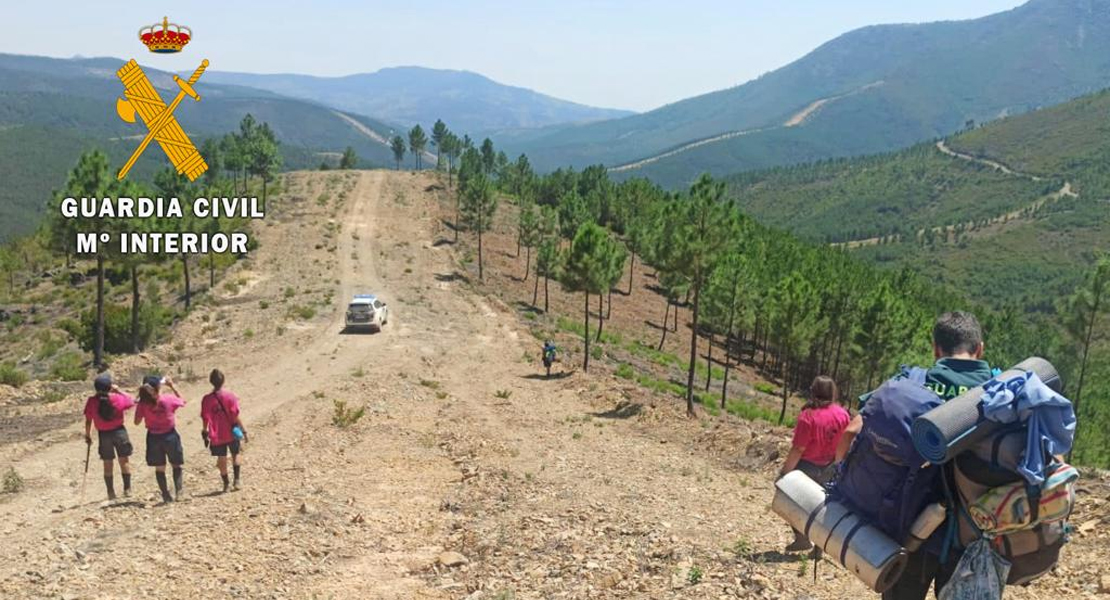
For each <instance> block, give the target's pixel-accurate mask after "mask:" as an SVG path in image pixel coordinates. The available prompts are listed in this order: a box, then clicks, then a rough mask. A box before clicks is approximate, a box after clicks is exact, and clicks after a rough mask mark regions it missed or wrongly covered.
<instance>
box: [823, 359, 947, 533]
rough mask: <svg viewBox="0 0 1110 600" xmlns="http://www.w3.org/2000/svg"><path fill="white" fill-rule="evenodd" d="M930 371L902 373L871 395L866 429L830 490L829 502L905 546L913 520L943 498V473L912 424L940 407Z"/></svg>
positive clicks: (865, 411)
mask: <svg viewBox="0 0 1110 600" xmlns="http://www.w3.org/2000/svg"><path fill="white" fill-rule="evenodd" d="M925 375H926V371H925V369H922V368H919V367H914V368H906V367H903V369H902V373H901V374H900V375H898V376H896V377H895V378H893V379H891V380H889V381H887V382H885V383H884V384H883V385H882V386H880V387H879V389H877V390H875V392H874V393H873V394H871V396H870V398H869V399H868V400H867V403H866V404H864V406H863V408H862V410H861V411H860V415H861V416H862V417H863V428H862V429H861V430H860V432H859V435H857V436H856V439H855V441H854V442H853V443H852V448H851V450H850V451H849V452H848V455H847V456H846V457H845V459H844V461H843V463H841V465H840V468H839V470H838V472H837V475H836V479H835V480H834V481H833V483H832V484H830V486H829V493H830V497H831V498H832V499H834V500H837V501H840V502H842V503H844V504H846V505H848V506H849V507H850V508H851V509H852V510H853V512H855V513H856V514H857V515H858V516H860V517H861V518H863V519H865V520H866V521H868V522H870V523H871V524H872V525H874V526H875V527H878V528H879V529H881V530H882V531H883V532H884V533H886V534H887V535H888V536H890V538H891V539H892V540H894V541H895V543H898V544H901V543H903V541H904V540H905V539H906V536H907V534H908V533H909V529H910V526H911V525H912V524H913V521H914V519H916V518H917V516H918V515H919V514H920V513H921V511H922V510H923V509H924V508H925V507H926V506H927V505H929V504H931V503H933V502H936V501H938V500H939V499H940V495H939V488H940V486H939V484H938V477H940V475H941V469H940V468H939V467H936V466H932V465H929V464H927V463H926V461H925V459H923V458H922V457H921V455H920V454H918V452H917V450H916V449H915V448H914V445H913V438H912V434H911V427H912V425H913V420H914V419H916V418H917V417H919V416H921V415H923V414H925V413H927V412H929V411H930V410H932V409H934V408H936V407H938V406H940V405H941V403H942V400H941V399H940V398H939V397H938V396H937V395H936V393H935V392H933V391H932V390H930V389H929V388H926V387H925Z"/></svg>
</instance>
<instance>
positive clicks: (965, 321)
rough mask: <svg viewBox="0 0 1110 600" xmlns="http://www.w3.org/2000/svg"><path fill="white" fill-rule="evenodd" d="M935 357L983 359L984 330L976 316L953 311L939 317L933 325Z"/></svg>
mask: <svg viewBox="0 0 1110 600" xmlns="http://www.w3.org/2000/svg"><path fill="white" fill-rule="evenodd" d="M933 355H934V356H935V357H936V358H973V359H980V358H982V357H983V328H982V327H980V326H979V321H978V320H977V319H976V318H975V315H973V314H971V313H966V312H961V311H953V312H946V313H944V314H943V315H941V316H939V317H937V322H936V323H935V324H934V325H933Z"/></svg>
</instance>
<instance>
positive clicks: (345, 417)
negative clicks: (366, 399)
mask: <svg viewBox="0 0 1110 600" xmlns="http://www.w3.org/2000/svg"><path fill="white" fill-rule="evenodd" d="M334 404H335V410H334V412H333V413H332V416H331V423H332V425H335V426H336V427H343V428H345V427H350V426H351V425H354V424H355V423H358V420H359V419H361V418H362V415H363V414H365V413H366V407H365V406H363V407H360V408H357V409H353V408H348V407H347V402H346V401H344V400H335V401H334Z"/></svg>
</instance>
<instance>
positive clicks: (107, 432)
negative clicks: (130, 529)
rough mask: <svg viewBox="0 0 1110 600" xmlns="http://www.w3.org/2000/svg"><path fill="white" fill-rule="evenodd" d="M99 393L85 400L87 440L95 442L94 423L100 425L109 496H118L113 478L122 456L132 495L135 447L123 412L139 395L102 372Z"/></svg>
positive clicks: (100, 451)
mask: <svg viewBox="0 0 1110 600" xmlns="http://www.w3.org/2000/svg"><path fill="white" fill-rule="evenodd" d="M93 389H95V390H96V394H95V395H92V396H89V398H88V399H87V400H85V444H86V445H89V446H91V445H92V435H91V433H92V426H93V425H94V424H95V425H96V435H97V440H98V442H99V445H98V446H97V449H96V452H97V454H99V455H100V460H102V461H104V486H105V487H107V488H108V499H109V500H115V499H116V488H115V485H114V484H113V481H112V473H113V470H114V469H115V467H114V465H113V463H114V462H115V459H116V456H119V471H120V474H121V475H123V495H124V497H130V496H131V464H130V457H131V453H132V451H133V448H132V447H131V440H130V438H128V437H127V428H126V427H124V426H123V413H125V412H127V411H128V410H130V409H131V407H133V406H135V399H134V398H132V397H131V396H128V395H127V394H124V393H123V392H121V391H120V390H119V388H117V387H116V386H114V385H112V377H111V376H110V375H108V374H107V373H102V374H101V375H99V376H97V378H96V380H95V381H93Z"/></svg>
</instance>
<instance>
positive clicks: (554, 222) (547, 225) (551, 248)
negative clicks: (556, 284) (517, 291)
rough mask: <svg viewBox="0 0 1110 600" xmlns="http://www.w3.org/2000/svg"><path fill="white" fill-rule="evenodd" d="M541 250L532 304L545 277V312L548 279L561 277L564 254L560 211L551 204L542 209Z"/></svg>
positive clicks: (539, 230)
mask: <svg viewBox="0 0 1110 600" xmlns="http://www.w3.org/2000/svg"><path fill="white" fill-rule="evenodd" d="M537 235H538V238H539V251H538V252H537V253H536V282H535V287H534V289H533V290H532V306H533V307H535V306H536V300H537V296H538V295H539V289H540V288H539V285H540V277H543V312H544V313H546V312H547V311H548V281H550V280H551V279H552V278H555V279H558V278H560V270H561V267H562V262H563V256H562V253H561V252H559V213H557V212H555V209H554V208H552V207H550V206H544V207H543V208H542V209H540V217H539V226H538V231H537Z"/></svg>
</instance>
